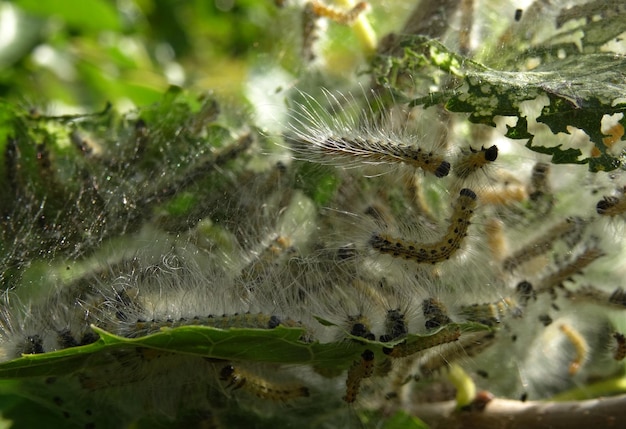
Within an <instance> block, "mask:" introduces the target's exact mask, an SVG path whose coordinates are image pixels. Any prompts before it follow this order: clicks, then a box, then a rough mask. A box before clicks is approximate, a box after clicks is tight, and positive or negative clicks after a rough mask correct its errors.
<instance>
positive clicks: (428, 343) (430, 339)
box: [383, 327, 461, 358]
mask: <svg viewBox="0 0 626 429" xmlns="http://www.w3.org/2000/svg"><path fill="white" fill-rule="evenodd" d="M460 337H461V331H460V329H458V328H449V327H444V328H442V329H441V330H440V331H438V332H436V333H434V334H431V335H428V336H426V337H420V338H417V339H415V340H411V341H410V342H407V341H403V342H402V343H400V344H398V345H396V346H394V347H391V348H389V347H385V348H383V352H384V353H385V354H386V355H387V356H389V357H391V358H405V357H408V356H412V355H414V354H416V353H419V352H421V351H424V350H428V349H430V348H432V347H436V346H439V345H442V344H446V343H451V342H454V341H457V340H458V339H459V338H460Z"/></svg>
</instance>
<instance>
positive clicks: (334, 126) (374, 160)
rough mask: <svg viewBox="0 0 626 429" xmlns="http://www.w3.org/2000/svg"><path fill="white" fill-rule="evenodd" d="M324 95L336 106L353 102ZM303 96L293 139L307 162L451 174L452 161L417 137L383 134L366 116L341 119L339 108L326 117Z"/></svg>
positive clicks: (296, 115) (308, 97)
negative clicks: (388, 166)
mask: <svg viewBox="0 0 626 429" xmlns="http://www.w3.org/2000/svg"><path fill="white" fill-rule="evenodd" d="M325 96H326V98H327V99H328V100H329V101H330V102H331V103H334V104H335V105H337V106H340V105H341V104H349V103H350V102H351V100H350V99H349V98H348V97H347V96H339V97H337V96H335V95H333V94H331V93H330V92H328V91H326V92H325ZM302 97H304V102H303V103H304V104H302V105H299V106H298V109H297V110H296V111H295V112H296V113H294V114H293V120H294V122H295V124H296V125H294V126H293V127H292V129H293V133H294V137H292V138H291V139H290V140H291V144H292V149H293V150H294V152H295V153H296V154H297V155H302V157H303V159H304V160H307V161H310V162H318V163H322V164H329V165H342V164H343V165H345V166H348V167H357V166H364V165H381V164H383V165H384V164H391V165H394V164H396V165H397V164H405V165H408V166H411V167H414V168H420V169H422V170H424V171H426V172H429V173H431V174H433V175H434V176H435V177H439V178H441V177H445V176H447V175H448V173H449V172H450V162H449V161H446V160H445V159H444V158H443V157H442V156H441V155H440V154H438V153H437V152H436V151H434V150H428V149H426V148H422V147H420V146H419V145H417V144H416V143H415V141H416V140H417V138H415V137H414V136H411V135H403V132H400V133H393V132H391V133H390V132H389V131H388V130H387V131H385V132H383V131H382V130H381V129H380V128H379V127H378V126H376V125H375V124H374V123H373V122H372V121H373V120H374V119H372V118H368V117H367V116H364V117H362V118H350V117H349V118H347V119H342V118H341V115H340V114H339V112H338V111H337V110H335V109H337V108H336V107H332V109H333V111H332V113H333V115H332V116H330V115H329V117H325V115H324V114H323V113H319V112H320V111H322V110H323V109H324V108H323V106H321V105H320V103H319V102H318V101H317V100H315V99H313V98H312V97H311V96H310V95H308V94H302ZM369 113H370V114H373V111H372V112H369ZM358 121H362V122H361V125H359V123H358ZM348 130H349V133H346V132H347V131H348Z"/></svg>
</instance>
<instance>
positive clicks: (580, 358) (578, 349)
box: [559, 324, 589, 376]
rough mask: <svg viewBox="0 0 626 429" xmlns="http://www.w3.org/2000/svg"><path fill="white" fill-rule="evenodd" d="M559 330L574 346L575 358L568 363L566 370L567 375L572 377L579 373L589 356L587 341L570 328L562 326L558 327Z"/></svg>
mask: <svg viewBox="0 0 626 429" xmlns="http://www.w3.org/2000/svg"><path fill="white" fill-rule="evenodd" d="M559 329H560V330H561V332H563V334H565V336H566V337H567V339H568V340H569V341H570V342H571V343H572V345H573V346H574V350H575V356H574V359H573V360H572V361H571V362H570V364H569V368H568V372H569V375H572V376H573V375H576V374H577V373H578V372H579V371H580V369H581V367H582V365H583V363H584V361H585V360H586V359H587V357H588V356H589V345H588V343H587V340H585V337H583V336H582V335H581V333H580V332H578V330H576V329H575V328H573V327H572V326H570V325H566V324H562V325H559Z"/></svg>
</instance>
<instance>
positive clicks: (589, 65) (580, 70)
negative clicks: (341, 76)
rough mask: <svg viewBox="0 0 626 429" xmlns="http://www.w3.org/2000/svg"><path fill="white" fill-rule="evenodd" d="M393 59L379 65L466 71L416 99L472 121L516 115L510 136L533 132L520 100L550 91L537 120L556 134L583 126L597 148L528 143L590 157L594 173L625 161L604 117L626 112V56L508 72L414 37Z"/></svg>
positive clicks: (555, 154)
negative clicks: (457, 81)
mask: <svg viewBox="0 0 626 429" xmlns="http://www.w3.org/2000/svg"><path fill="white" fill-rule="evenodd" d="M442 57H446V58H447V61H444V60H442ZM417 58H419V59H420V60H419V61H417V60H416V59H417ZM389 61H391V62H390V65H389V66H388V67H387V68H386V69H385V68H381V69H380V70H379V72H380V73H383V74H384V73H387V74H388V75H391V74H392V71H393V73H398V72H399V71H405V72H406V71H410V72H412V73H417V72H421V73H424V69H425V66H426V64H430V65H431V66H435V67H436V68H439V69H440V71H443V72H447V73H450V74H451V75H453V76H455V77H458V76H461V77H462V78H463V83H464V85H459V86H458V87H457V88H456V89H455V90H454V91H451V92H447V91H445V92H435V93H433V94H429V95H428V96H427V97H420V98H417V99H415V100H414V101H413V102H412V103H411V104H412V105H423V106H424V107H429V106H431V105H433V104H435V103H436V102H441V101H444V102H445V107H446V108H447V109H448V110H450V111H452V112H464V113H469V114H470V116H469V120H470V121H472V122H474V123H478V124H485V125H490V126H493V127H495V122H494V119H495V117H496V116H508V117H517V118H518V121H517V124H516V125H515V126H513V127H509V131H508V132H507V137H510V138H519V139H531V138H532V137H533V134H532V132H531V131H529V130H528V118H526V117H525V116H524V113H523V112H522V110H521V109H520V104H521V103H522V102H524V101H529V100H535V99H537V98H538V97H540V96H545V97H547V98H548V100H549V103H548V105H547V106H545V107H544V108H543V111H542V112H541V114H540V115H539V116H538V117H537V118H534V119H536V121H537V122H540V123H544V124H546V125H547V126H548V127H549V129H550V131H551V132H552V133H553V134H557V133H567V134H569V132H570V131H569V130H568V127H573V128H577V129H579V130H581V131H583V132H585V133H586V134H587V135H588V136H589V139H590V140H591V142H592V143H593V144H594V145H595V148H596V149H595V152H592V155H591V157H587V158H585V157H583V156H582V152H581V151H579V150H578V149H570V148H562V147H560V146H554V147H545V146H543V145H533V144H531V140H529V142H528V144H527V145H526V147H528V148H529V149H531V150H533V151H535V152H538V153H547V154H550V155H552V161H553V162H554V163H576V164H587V163H588V164H589V168H590V170H591V171H600V170H603V171H610V170H614V169H616V168H618V167H619V166H620V165H621V163H620V160H619V157H618V156H617V155H612V154H610V153H608V152H607V149H608V145H607V144H606V140H605V139H606V137H607V136H605V135H604V134H603V133H602V131H601V126H602V123H601V122H602V119H603V118H604V117H605V116H606V115H614V114H624V113H625V112H626V99H624V97H623V94H624V93H625V92H626V83H624V75H623V70H624V68H625V67H626V57H622V56H618V55H614V54H608V53H597V54H588V55H584V56H578V55H570V56H568V57H566V58H564V59H558V60H552V61H549V62H545V63H543V64H541V65H539V66H538V67H536V68H534V69H533V70H530V71H505V70H495V69H491V68H488V67H485V66H483V65H481V64H477V63H476V62H473V61H470V60H469V59H467V60H463V59H462V58H460V57H459V55H458V54H455V53H453V52H450V51H446V48H445V47H443V46H442V45H441V44H440V43H438V42H434V41H425V40H423V39H422V38H410V39H408V40H407V41H406V43H405V56H404V57H403V58H400V59H391V60H389ZM450 64H456V65H458V66H459V67H458V68H457V67H451V66H450ZM382 79H383V80H384V78H382ZM622 121H623V118H622ZM620 123H621V121H620ZM622 125H623V124H622Z"/></svg>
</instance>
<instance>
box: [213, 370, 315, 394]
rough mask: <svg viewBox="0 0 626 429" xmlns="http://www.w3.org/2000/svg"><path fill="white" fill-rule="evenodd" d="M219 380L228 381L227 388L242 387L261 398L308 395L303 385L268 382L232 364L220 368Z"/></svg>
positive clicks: (235, 388) (307, 390)
mask: <svg viewBox="0 0 626 429" xmlns="http://www.w3.org/2000/svg"><path fill="white" fill-rule="evenodd" d="M220 380H222V381H226V382H228V384H227V386H226V387H227V388H231V389H232V390H237V389H242V390H245V391H246V392H248V393H251V394H253V395H254V396H256V397H258V398H261V399H268V400H271V401H281V402H286V401H290V400H294V399H298V398H306V397H308V396H309V389H308V388H307V387H305V386H287V385H280V384H275V383H272V382H270V381H269V380H266V379H264V378H261V377H260V376H257V375H253V374H251V373H249V372H246V371H243V370H241V369H239V368H237V367H235V366H233V365H226V366H224V367H222V369H221V370H220Z"/></svg>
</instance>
